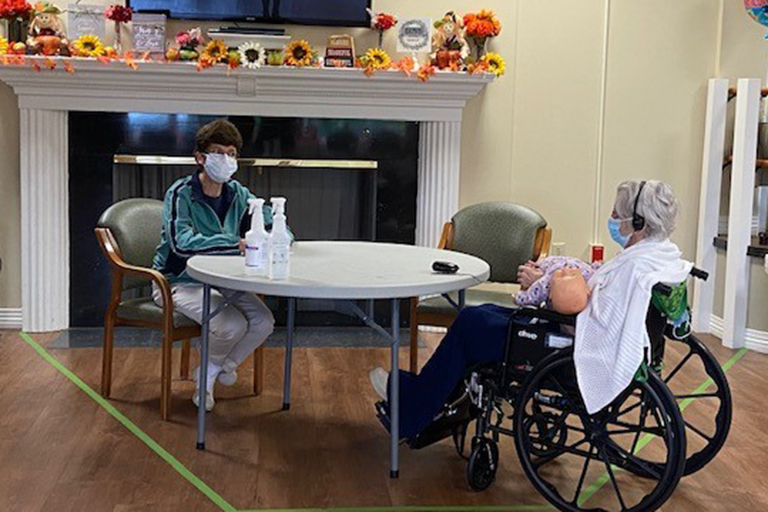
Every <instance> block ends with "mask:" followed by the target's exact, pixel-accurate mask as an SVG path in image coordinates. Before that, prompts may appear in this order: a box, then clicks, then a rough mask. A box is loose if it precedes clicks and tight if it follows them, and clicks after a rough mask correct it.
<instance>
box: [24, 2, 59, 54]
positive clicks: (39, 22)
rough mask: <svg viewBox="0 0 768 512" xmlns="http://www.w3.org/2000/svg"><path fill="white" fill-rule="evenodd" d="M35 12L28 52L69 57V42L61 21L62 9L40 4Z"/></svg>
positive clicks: (45, 3) (35, 8) (28, 38)
mask: <svg viewBox="0 0 768 512" xmlns="http://www.w3.org/2000/svg"><path fill="white" fill-rule="evenodd" d="M33 12H34V17H33V19H32V22H31V23H30V24H29V36H28V37H27V52H28V53H30V54H33V55H38V54H42V55H69V42H68V41H67V39H66V36H65V34H64V29H63V28H62V25H61V20H60V19H59V15H60V14H61V9H59V8H58V7H57V6H56V5H54V4H52V3H49V2H38V3H37V4H35V7H34V11H33Z"/></svg>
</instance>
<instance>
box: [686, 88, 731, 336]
mask: <svg viewBox="0 0 768 512" xmlns="http://www.w3.org/2000/svg"><path fill="white" fill-rule="evenodd" d="M727 112H728V80H727V79H721V78H713V79H711V80H710V81H709V94H708V97H707V118H706V119H707V121H706V123H707V124H706V127H705V129H704V157H703V160H702V168H701V193H700V195H699V234H698V239H697V243H696V266H697V267H699V268H700V269H702V270H706V271H707V272H709V280H707V281H698V280H695V281H696V282H695V283H694V289H693V291H694V293H693V330H694V331H696V332H710V328H709V319H710V317H711V316H712V307H713V304H714V300H715V269H716V267H717V250H716V249H715V246H714V239H715V237H716V236H717V235H718V223H719V216H720V189H721V186H722V181H723V161H724V160H723V158H724V154H723V153H724V152H725V120H726V116H727Z"/></svg>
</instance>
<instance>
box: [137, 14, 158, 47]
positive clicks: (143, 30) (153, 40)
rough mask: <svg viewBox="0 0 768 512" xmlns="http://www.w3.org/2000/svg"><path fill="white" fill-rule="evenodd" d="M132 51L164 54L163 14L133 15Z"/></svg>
mask: <svg viewBox="0 0 768 512" xmlns="http://www.w3.org/2000/svg"><path fill="white" fill-rule="evenodd" d="M133 49H134V51H136V52H137V53H143V52H152V53H165V14H134V15H133Z"/></svg>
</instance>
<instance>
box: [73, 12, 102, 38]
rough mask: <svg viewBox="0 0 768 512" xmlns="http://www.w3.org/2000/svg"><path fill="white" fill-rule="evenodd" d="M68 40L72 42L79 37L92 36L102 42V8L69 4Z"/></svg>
mask: <svg viewBox="0 0 768 512" xmlns="http://www.w3.org/2000/svg"><path fill="white" fill-rule="evenodd" d="M67 13H68V16H69V30H68V33H69V34H68V35H69V39H70V40H72V41H74V40H75V39H77V38H79V37H80V36H85V35H94V36H98V37H99V39H101V40H102V41H104V39H105V37H104V6H103V5H83V4H69V6H68V7H67Z"/></svg>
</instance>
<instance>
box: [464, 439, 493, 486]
mask: <svg viewBox="0 0 768 512" xmlns="http://www.w3.org/2000/svg"><path fill="white" fill-rule="evenodd" d="M498 467H499V448H498V446H497V445H496V443H494V442H493V441H492V440H490V439H486V438H478V437H476V438H474V439H473V440H472V453H470V455H469V464H467V483H468V484H469V487H470V488H471V489H472V490H474V491H478V492H479V491H484V490H486V489H487V488H488V487H489V486H490V485H491V484H492V483H493V481H494V480H495V479H496V470H497V469H498Z"/></svg>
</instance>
